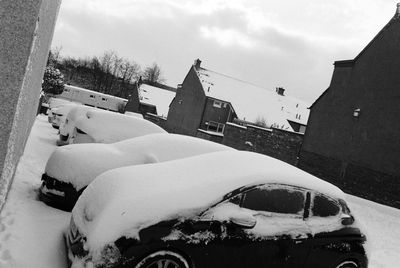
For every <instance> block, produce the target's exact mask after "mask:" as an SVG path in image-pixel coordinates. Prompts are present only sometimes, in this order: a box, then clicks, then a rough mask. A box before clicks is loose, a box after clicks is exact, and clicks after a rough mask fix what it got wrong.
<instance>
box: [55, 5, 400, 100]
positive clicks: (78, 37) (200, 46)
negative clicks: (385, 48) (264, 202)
mask: <svg viewBox="0 0 400 268" xmlns="http://www.w3.org/2000/svg"><path fill="white" fill-rule="evenodd" d="M384 3H385V4H384ZM394 8H395V5H394V4H390V5H388V4H386V2H385V1H383V0H364V1H361V0H354V1H351V3H350V2H348V1H346V0H335V1H331V2H329V3H327V2H326V1H320V0H310V1H307V2H301V1H294V2H290V3H289V2H282V1H273V0H230V1H223V0H196V1H194V0H85V1H81V0H65V1H63V2H62V5H61V10H60V13H59V19H58V22H57V26H56V32H55V35H54V40H53V46H62V47H63V49H62V54H64V55H72V56H93V55H100V54H101V53H102V52H103V51H106V50H109V49H113V50H115V51H117V52H118V53H119V55H121V56H124V57H128V58H131V59H134V60H136V61H138V63H140V64H141V65H142V66H146V65H150V64H152V63H153V62H157V63H158V64H160V65H161V66H162V68H163V70H164V74H165V77H166V79H167V81H168V83H170V84H171V85H176V84H177V83H181V82H182V80H183V79H184V77H185V75H186V73H187V71H188V68H189V66H190V64H192V63H193V60H194V59H196V58H201V59H202V60H203V64H204V65H205V66H206V67H209V68H210V69H213V70H215V71H219V72H222V73H226V74H228V75H231V76H235V77H238V78H241V79H244V80H248V81H251V82H255V83H257V84H262V85H266V86H267V87H272V88H274V87H275V86H278V85H281V86H285V87H287V91H288V92H291V91H292V92H295V93H296V94H298V95H297V96H300V97H301V96H304V97H305V98H307V99H312V98H313V97H314V98H316V97H317V96H318V95H319V93H320V92H321V91H323V90H324V89H325V88H326V87H327V86H328V84H329V81H330V76H331V75H332V63H333V61H334V60H338V59H348V58H353V57H355V56H356V55H357V53H358V52H359V51H360V50H361V49H362V48H363V47H364V46H365V45H366V44H367V43H368V42H369V40H370V39H372V38H373V36H374V35H375V34H376V33H377V32H378V31H379V30H380V29H381V28H382V27H383V25H384V24H385V23H386V22H387V21H388V20H389V19H390V18H391V16H392V15H393V13H394ZM376 10H380V12H379V14H377V12H376Z"/></svg>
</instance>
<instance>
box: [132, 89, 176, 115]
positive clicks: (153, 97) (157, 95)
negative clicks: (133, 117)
mask: <svg viewBox="0 0 400 268" xmlns="http://www.w3.org/2000/svg"><path fill="white" fill-rule="evenodd" d="M174 97H175V92H173V91H169V90H166V89H162V88H159V87H153V86H150V85H146V84H142V85H140V87H139V99H140V102H141V103H145V104H150V105H154V106H156V107H157V114H158V115H160V116H163V117H167V115H168V111H169V105H170V104H171V101H172V99H173V98H174Z"/></svg>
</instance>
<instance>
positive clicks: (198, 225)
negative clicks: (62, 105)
mask: <svg viewBox="0 0 400 268" xmlns="http://www.w3.org/2000/svg"><path fill="white" fill-rule="evenodd" d="M74 109H75V108H74ZM74 109H71V111H70V113H71V112H72V114H68V115H67V116H66V120H65V121H66V122H65V124H66V125H67V126H66V127H65V128H66V129H69V131H67V132H66V133H67V134H68V137H69V138H71V136H72V141H73V142H72V143H76V142H77V141H79V142H80V143H82V144H69V145H65V146H62V147H58V148H57V149H56V150H55V151H54V153H53V154H52V155H51V156H50V158H49V160H48V162H47V165H46V168H45V172H44V174H43V176H42V185H41V188H40V191H39V197H40V199H41V200H43V201H44V202H46V203H47V204H49V205H51V206H54V207H57V208H61V209H66V210H71V209H72V215H71V221H70V226H69V229H68V230H67V231H66V233H65V243H66V246H67V250H68V260H69V262H70V265H71V266H72V267H135V268H152V267H163V268H173V267H174V268H192V267H258V266H261V267H282V268H283V267H315V268H322V267H329V268H365V267H368V257H367V244H366V236H365V233H364V232H363V230H362V227H361V225H360V223H359V222H358V220H357V219H356V218H355V217H354V215H353V214H352V213H351V211H350V209H349V207H348V206H347V204H346V201H345V194H344V193H343V192H342V191H341V190H340V189H339V188H337V187H336V186H334V185H332V184H330V183H328V182H325V181H323V180H320V179H318V178H316V177H314V176H312V175H310V174H308V173H306V172H304V171H302V170H299V169H297V168H296V167H293V166H291V165H289V164H286V163H284V162H282V161H279V160H277V159H274V158H271V157H268V156H265V155H261V154H257V153H252V152H243V151H237V150H234V149H232V148H229V147H227V146H224V145H221V144H217V143H214V142H210V141H206V140H201V139H198V138H195V137H188V136H183V135H178V134H168V133H166V132H165V131H164V130H162V129H161V130H160V128H159V127H158V126H156V125H154V124H153V125H154V126H151V125H149V124H152V123H151V122H148V121H146V120H144V119H140V118H135V117H131V118H134V119H135V120H131V121H129V120H128V119H127V118H125V117H127V116H126V115H120V114H117V113H115V114H106V115H105V114H103V113H102V112H97V111H95V110H87V111H80V110H79V109H78V110H74ZM107 113H110V112H107ZM123 116H125V117H123ZM67 119H68V121H67ZM69 119H71V122H70V121H69ZM143 121H145V122H146V123H144V122H143ZM69 124H72V125H73V126H74V127H73V129H74V131H73V132H74V133H72V134H71V129H72V127H71V126H72V125H71V126H70V125H69ZM146 124H147V125H146ZM78 129H79V131H80V132H82V133H77V132H78ZM63 133H65V132H63ZM77 134H80V135H87V137H85V138H83V137H80V136H79V135H77ZM60 135H64V136H66V135H65V134H61V130H60ZM66 140H68V138H67V139H66Z"/></svg>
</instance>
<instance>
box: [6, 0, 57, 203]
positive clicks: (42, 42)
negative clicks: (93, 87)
mask: <svg viewBox="0 0 400 268" xmlns="http://www.w3.org/2000/svg"><path fill="white" fill-rule="evenodd" d="M60 3H61V1H60V0H31V1H25V0H2V1H0V36H1V42H0V209H1V208H2V207H3V205H4V202H5V200H6V197H7V193H8V190H9V188H10V185H11V183H12V179H13V177H14V172H15V169H16V167H17V165H18V161H19V159H20V157H21V155H22V153H23V151H24V148H25V143H26V140H27V138H28V136H29V133H30V130H31V127H32V125H33V122H34V119H35V116H36V112H37V107H38V103H39V97H40V88H41V83H42V78H43V73H44V67H45V65H46V61H47V56H48V52H49V48H50V44H51V40H52V37H53V31H54V25H55V21H56V17H57V14H58V9H59V6H60Z"/></svg>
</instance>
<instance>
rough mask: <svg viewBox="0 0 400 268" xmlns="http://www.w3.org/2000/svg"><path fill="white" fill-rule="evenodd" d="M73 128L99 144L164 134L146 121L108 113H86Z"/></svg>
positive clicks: (162, 130)
mask: <svg viewBox="0 0 400 268" xmlns="http://www.w3.org/2000/svg"><path fill="white" fill-rule="evenodd" d="M75 126H76V127H77V128H79V129H80V130H82V131H84V132H85V133H86V134H88V135H89V136H91V137H92V138H93V139H94V140H95V141H96V142H101V143H112V142H117V141H121V140H125V139H129V138H134V137H138V136H143V135H146V134H151V133H166V131H165V130H164V129H162V128H161V127H159V126H157V125H156V124H154V123H152V122H150V121H148V120H144V119H141V118H137V117H134V116H129V115H124V114H120V113H116V112H109V111H95V110H92V111H88V112H87V113H86V116H85V117H80V118H79V119H78V120H77V122H76V124H75Z"/></svg>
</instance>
